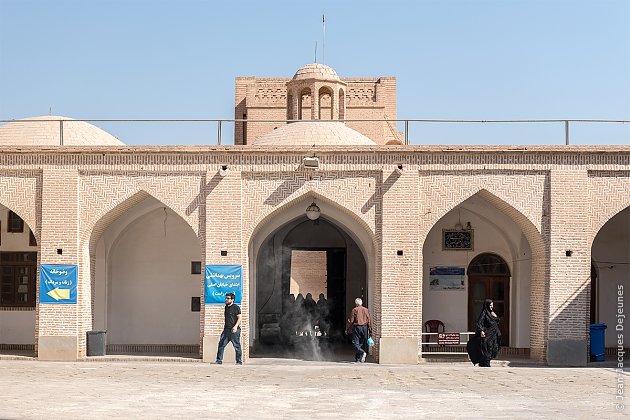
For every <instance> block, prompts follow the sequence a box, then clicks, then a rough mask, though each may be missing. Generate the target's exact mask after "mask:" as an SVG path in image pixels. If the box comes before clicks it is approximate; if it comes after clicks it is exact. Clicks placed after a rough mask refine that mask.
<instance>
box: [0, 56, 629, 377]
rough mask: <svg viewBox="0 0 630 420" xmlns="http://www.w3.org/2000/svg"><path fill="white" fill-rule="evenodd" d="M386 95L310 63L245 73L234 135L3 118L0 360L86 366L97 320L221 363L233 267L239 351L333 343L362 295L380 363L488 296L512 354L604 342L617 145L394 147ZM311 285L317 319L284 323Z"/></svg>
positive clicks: (463, 324) (620, 192)
mask: <svg viewBox="0 0 630 420" xmlns="http://www.w3.org/2000/svg"><path fill="white" fill-rule="evenodd" d="M395 98H396V84H395V79H394V78H392V77H381V78H365V79H358V78H357V79H341V78H339V77H338V76H337V74H336V73H335V71H334V70H333V69H331V68H330V67H328V66H325V65H322V64H309V65H306V66H303V67H302V68H300V69H299V70H298V71H297V72H296V74H295V76H294V77H293V78H292V79H258V78H255V77H239V78H237V79H236V95H235V118H236V119H243V120H247V121H246V122H242V123H239V124H236V126H235V133H234V138H235V145H230V146H126V145H124V144H123V143H122V142H120V141H119V140H118V139H116V138H115V137H113V136H111V135H110V134H108V133H106V132H104V131H103V130H101V129H99V128H97V127H95V126H93V125H90V124H87V123H85V122H82V121H74V120H71V119H67V118H63V117H47V118H46V117H41V119H42V121H34V122H20V121H15V122H11V123H8V124H6V125H4V126H1V127H0V145H1V147H0V191H1V194H0V270H1V272H2V279H1V282H0V353H2V352H11V351H29V352H33V354H34V355H36V357H37V358H39V359H40V360H79V359H83V358H85V357H87V356H88V339H87V337H88V335H89V334H90V333H91V332H94V331H106V333H105V339H106V345H107V352H108V353H118V354H134V353H161V354H175V353H176V354H182V353H184V354H195V355H198V356H199V357H201V358H202V359H203V360H204V361H208V362H212V361H214V356H215V354H216V345H217V341H218V337H219V335H220V333H221V330H222V328H223V305H221V304H214V302H213V301H212V299H211V297H212V296H210V295H211V294H212V295H214V294H215V292H216V294H217V295H218V296H221V293H224V291H223V292H221V290H220V287H221V284H220V283H221V282H220V281H216V279H217V278H218V277H217V276H219V275H223V274H220V273H223V271H221V270H224V269H226V267H229V268H230V269H237V270H239V271H238V273H239V275H238V276H236V277H231V278H232V279H239V281H232V282H231V283H232V284H231V285H230V286H227V285H226V284H227V283H230V282H226V284H224V286H226V287H231V286H235V287H237V290H238V293H239V298H240V299H241V307H242V311H243V325H242V342H243V343H244V344H245V345H244V351H245V357H246V358H247V357H250V352H251V354H255V353H256V352H257V351H258V350H259V349H260V348H263V347H265V346H269V347H272V348H276V349H277V348H278V347H283V346H286V345H287V343H288V345H293V344H295V341H296V340H307V339H315V338H316V337H319V338H317V339H319V340H320V341H323V340H329V342H331V343H332V342H334V341H335V340H337V341H336V342H338V343H341V345H345V343H344V342H343V328H344V325H343V324H344V321H345V318H346V316H347V314H348V313H349V311H350V309H351V308H352V306H353V302H354V299H355V298H356V297H361V298H362V299H363V300H364V302H365V304H366V306H367V307H368V308H369V310H370V313H371V316H372V321H373V338H374V340H375V343H376V344H375V346H374V347H373V348H372V349H371V358H372V360H374V361H377V362H380V363H410V364H413V363H418V362H419V361H422V360H423V359H424V358H425V357H428V356H429V354H428V353H431V352H432V351H433V350H435V349H436V347H435V346H434V345H430V344H427V342H428V341H432V340H433V341H434V340H435V338H436V336H435V335H426V334H425V333H427V332H429V331H432V330H431V328H432V327H434V326H436V327H437V328H440V327H442V328H443V330H444V331H445V332H453V333H461V337H462V341H465V337H466V333H468V332H470V331H474V322H475V320H476V316H477V314H478V312H479V309H480V305H481V304H482V302H483V300H484V299H486V298H491V299H493V300H494V302H495V308H496V310H497V312H498V314H499V315H500V316H501V318H502V324H501V329H502V334H503V340H504V341H503V345H504V347H505V349H504V352H505V354H513V355H520V356H524V357H529V358H531V359H533V360H536V361H540V362H544V363H547V364H549V365H585V364H587V362H588V361H589V346H590V343H589V325H590V324H592V323H605V324H607V325H608V331H607V335H606V342H605V346H606V347H607V348H608V349H609V350H608V351H609V352H611V353H613V352H615V351H616V349H617V347H618V346H619V343H618V337H617V335H618V334H617V333H616V331H615V326H617V325H618V317H617V314H618V310H623V293H624V290H630V284H629V279H630V264H629V263H630V147H628V146H614V147H613V146H589V147H582V146H412V145H404V144H402V143H403V142H402V140H401V135H400V133H399V132H397V131H396V129H395V127H392V126H391V125H390V124H388V123H387V122H384V121H383V120H386V119H395V118H396V107H395ZM47 119H48V120H51V121H46V120H47ZM60 119H63V120H64V131H63V133H60V131H59V120H60ZM358 119H365V120H369V121H366V122H365V123H361V122H357V121H352V122H348V123H345V120H358ZM257 120H264V121H266V122H264V123H259V124H256V121H257ZM277 120H291V122H289V123H286V122H278V121H277ZM379 120H380V121H379ZM60 137H61V138H60ZM61 142H62V143H63V145H62V146H61V145H59V144H60V143H61ZM176 142H177V139H174V140H173V143H176ZM462 143H469V141H467V140H466V139H462ZM506 143H509V139H506ZM73 270H74V271H73ZM209 273H210V274H209ZM64 275H66V276H67V277H64V278H63V279H62V277H63V276H64ZM51 276H52V277H51ZM55 276H57V277H55ZM239 276H240V277H239ZM222 278H223V277H222ZM236 283H240V284H236ZM53 286H54V287H53ZM309 294H310V295H311V297H312V299H313V300H317V299H318V297H319V299H320V300H323V299H322V297H323V298H324V299H325V301H326V304H327V315H326V317H325V319H326V322H323V321H322V322H319V323H317V322H307V324H310V326H307V327H306V328H303V326H300V325H298V326H297V327H296V325H295V322H294V321H292V320H294V319H297V318H296V317H297V315H295V313H294V312H292V311H294V308H295V303H294V301H295V298H296V296H302V297H303V298H306V297H307V295H309ZM311 297H309V299H311ZM619 302H621V306H619V305H620V303H619ZM619 308H621V309H619ZM317 317H318V316H314V318H317ZM321 319H324V318H321ZM321 319H320V321H321ZM301 322H302V321H301ZM315 324H317V325H315ZM324 324H326V327H324ZM311 327H312V328H311ZM309 329H310V331H309ZM287 331H288V336H289V337H287ZM440 331H442V330H440ZM423 334H424V335H423ZM296 336H298V337H296ZM348 346H349V345H348ZM621 346H622V347H623V346H625V347H627V344H622V345H621ZM455 347H457V346H455ZM329 348H334V346H332V347H329ZM229 353H230V352H229V351H226V355H227V354H229ZM614 354H616V353H614Z"/></svg>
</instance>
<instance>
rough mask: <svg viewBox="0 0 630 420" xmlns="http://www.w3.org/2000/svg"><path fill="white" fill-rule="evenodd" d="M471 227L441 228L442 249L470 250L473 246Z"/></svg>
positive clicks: (473, 236)
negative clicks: (463, 228)
mask: <svg viewBox="0 0 630 420" xmlns="http://www.w3.org/2000/svg"><path fill="white" fill-rule="evenodd" d="M474 232H475V231H474V230H473V229H467V230H458V229H442V250H443V251H472V250H473V246H474V240H475V235H474Z"/></svg>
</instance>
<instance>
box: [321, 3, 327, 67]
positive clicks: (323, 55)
mask: <svg viewBox="0 0 630 420" xmlns="http://www.w3.org/2000/svg"><path fill="white" fill-rule="evenodd" d="M322 26H323V28H324V40H323V41H324V42H323V43H322V64H326V15H324V14H322Z"/></svg>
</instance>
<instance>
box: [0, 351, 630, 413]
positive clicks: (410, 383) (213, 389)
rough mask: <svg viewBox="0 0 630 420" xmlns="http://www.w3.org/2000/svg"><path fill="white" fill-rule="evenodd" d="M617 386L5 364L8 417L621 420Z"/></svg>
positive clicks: (205, 367)
mask: <svg viewBox="0 0 630 420" xmlns="http://www.w3.org/2000/svg"><path fill="white" fill-rule="evenodd" d="M622 378H623V380H624V381H625V383H626V384H630V375H628V373H625V374H623V376H622ZM617 381H618V374H617V373H616V372H615V370H614V369H612V368H608V367H588V368H548V367H540V366H534V365H522V366H506V365H505V364H503V366H496V367H493V368H490V369H483V368H478V367H473V366H472V365H471V364H468V363H425V364H420V365H416V366H402V365H377V364H371V363H365V364H353V363H333V362H307V361H298V360H286V359H251V360H250V361H249V363H247V364H245V365H243V366H235V365H228V364H225V365H223V366H217V365H213V364H204V363H199V362H193V361H190V362H154V361H140V360H139V361H88V362H75V363H66V362H39V361H35V360H0V418H2V419H20V418H27V419H36V418H64V419H69V418H88V419H89V418H213V419H219V418H251V419H275V418H280V419H282V418H287V419H289V418H291V419H297V418H340V417H343V418H359V419H371V418H374V419H381V418H398V419H401V418H405V419H406V418H462V417H466V418H471V417H484V418H506V417H510V418H528V419H529V418H567V417H568V418H592V417H594V416H598V417H601V418H615V417H619V418H621V417H625V416H624V415H627V414H628V413H629V412H630V411H629V410H630V407H628V408H626V409H625V411H620V410H616V409H615V395H616V394H615V393H616V389H617V388H616V387H617ZM626 398H627V395H626Z"/></svg>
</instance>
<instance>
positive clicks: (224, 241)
mask: <svg viewBox="0 0 630 420" xmlns="http://www.w3.org/2000/svg"><path fill="white" fill-rule="evenodd" d="M216 169H217V170H216V171H214V172H213V171H210V172H208V173H207V179H209V180H210V182H209V184H208V191H209V193H208V195H207V197H206V247H205V250H204V260H205V262H206V264H217V265H227V264H229V265H239V264H242V265H243V302H242V304H241V305H240V306H241V311H242V321H241V331H242V335H241V344H242V346H243V359H244V360H246V359H247V358H248V357H249V332H250V327H249V271H248V269H247V261H246V255H243V254H242V249H243V247H242V244H241V231H242V229H241V200H240V197H241V173H240V172H239V171H238V170H237V169H238V168H236V167H235V166H234V165H229V172H228V174H227V175H226V176H225V177H221V176H220V175H219V173H218V169H219V168H218V166H217V168H216ZM221 251H227V255H226V256H222V255H221ZM201 299H202V302H201V304H202V305H203V313H202V317H203V325H202V329H201V331H202V332H201V334H202V336H203V337H202V345H203V350H202V351H203V361H204V362H214V361H215V358H216V354H217V345H218V342H219V337H220V336H221V331H223V322H224V319H223V309H224V307H223V305H208V306H206V305H204V304H203V299H204V296H203V294H202V297H201ZM223 361H224V362H225V363H230V362H234V361H235V358H234V350H232V346H231V345H230V346H228V348H226V350H225V353H224V359H223Z"/></svg>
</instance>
